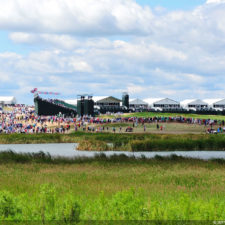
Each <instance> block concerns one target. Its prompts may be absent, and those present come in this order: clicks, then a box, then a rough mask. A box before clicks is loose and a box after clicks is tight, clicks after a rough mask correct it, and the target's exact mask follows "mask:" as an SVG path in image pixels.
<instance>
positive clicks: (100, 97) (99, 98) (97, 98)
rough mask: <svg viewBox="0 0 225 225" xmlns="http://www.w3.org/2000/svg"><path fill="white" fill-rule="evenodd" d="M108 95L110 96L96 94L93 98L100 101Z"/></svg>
mask: <svg viewBox="0 0 225 225" xmlns="http://www.w3.org/2000/svg"><path fill="white" fill-rule="evenodd" d="M107 97H108V96H94V97H92V99H93V100H94V102H98V101H100V100H102V99H105V98H107Z"/></svg>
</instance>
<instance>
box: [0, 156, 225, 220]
mask: <svg viewBox="0 0 225 225" xmlns="http://www.w3.org/2000/svg"><path fill="white" fill-rule="evenodd" d="M224 168H225V160H221V159H217V160H216V159H214V160H207V161H205V160H200V159H189V158H183V157H178V156H175V155H173V156H171V157H161V156H157V157H155V158H153V159H147V158H145V157H142V158H135V157H128V156H126V155H123V154H121V155H113V156H110V157H106V155H104V154H98V155H96V156H95V157H94V158H87V157H79V158H72V159H70V158H61V157H51V156H50V155H49V154H44V153H34V154H27V153H26V154H21V153H14V152H1V153H0V171H1V172H0V181H1V182H0V220H1V221H0V223H1V224H4V223H5V222H4V221H7V220H9V221H11V220H12V221H15V220H17V221H19V222H20V224H26V221H29V223H28V224H32V223H33V221H36V222H37V224H49V222H50V221H53V222H51V223H53V224H54V223H56V224H74V223H78V224H80V223H81V224H82V221H83V220H84V222H83V223H84V224H88V221H90V220H107V222H110V221H111V220H124V221H125V222H127V223H129V224H130V223H131V222H130V221H129V222H128V220H210V221H211V220H224V218H225V214H224V213H225V211H224V207H225V199H224V196H225V190H224ZM117 222H118V221H117ZM167 222H168V221H167ZM93 223H94V222H93ZM113 223H115V222H113ZM121 223H122V222H121ZM6 224H7V223H6ZM8 224H10V223H9V222H8ZM133 224H137V221H134V222H133ZM167 224H168V223H167Z"/></svg>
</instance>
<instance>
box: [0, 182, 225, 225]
mask: <svg viewBox="0 0 225 225" xmlns="http://www.w3.org/2000/svg"><path fill="white" fill-rule="evenodd" d="M224 208H225V202H222V201H220V200H219V199H217V198H213V199H210V200H203V199H200V198H197V199H193V198H191V197H190V196H189V195H187V194H185V193H181V194H180V195H179V197H178V198H176V199H173V198H172V199H170V200H169V201H168V199H158V200H154V199H152V200H150V201H149V202H148V201H147V199H146V197H144V195H143V194H142V193H141V192H140V191H139V192H137V191H135V190H132V189H130V190H127V191H120V192H117V193H115V194H114V195H112V196H111V197H107V196H106V195H105V194H104V193H103V192H102V193H100V194H98V196H97V198H95V200H92V201H88V204H83V203H82V202H81V201H80V200H79V199H78V198H76V196H73V195H72V194H67V195H66V196H63V198H60V193H58V192H57V190H56V188H55V187H54V186H52V185H51V184H44V185H42V186H41V187H40V189H39V192H38V193H37V196H35V197H33V198H30V197H29V196H28V195H27V194H26V193H24V194H23V195H20V196H14V195H13V194H12V193H10V192H7V191H1V192H0V220H16V221H27V220H30V221H39V222H40V224H45V223H46V222H48V221H61V224H71V223H73V222H79V221H80V220H110V221H111V220H206V221H208V220H210V221H212V220H224V218H225V211H224Z"/></svg>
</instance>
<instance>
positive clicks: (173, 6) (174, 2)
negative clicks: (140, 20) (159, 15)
mask: <svg viewBox="0 0 225 225" xmlns="http://www.w3.org/2000/svg"><path fill="white" fill-rule="evenodd" d="M136 2H137V3H139V4H140V5H149V6H151V7H157V6H160V7H164V8H166V9H168V10H180V9H181V10H190V9H193V8H194V7H196V6H198V5H201V4H203V3H205V0H186V1H182V0H137V1H136Z"/></svg>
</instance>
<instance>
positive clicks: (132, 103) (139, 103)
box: [129, 98, 148, 105]
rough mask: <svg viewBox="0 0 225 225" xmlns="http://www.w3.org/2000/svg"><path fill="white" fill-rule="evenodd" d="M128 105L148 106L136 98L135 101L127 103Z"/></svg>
mask: <svg viewBox="0 0 225 225" xmlns="http://www.w3.org/2000/svg"><path fill="white" fill-rule="evenodd" d="M129 104H130V105H148V103H147V102H144V101H143V100H141V99H139V98H136V99H131V100H130V102H129Z"/></svg>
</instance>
